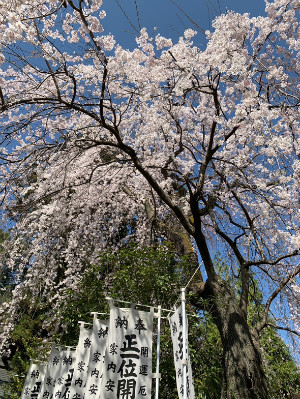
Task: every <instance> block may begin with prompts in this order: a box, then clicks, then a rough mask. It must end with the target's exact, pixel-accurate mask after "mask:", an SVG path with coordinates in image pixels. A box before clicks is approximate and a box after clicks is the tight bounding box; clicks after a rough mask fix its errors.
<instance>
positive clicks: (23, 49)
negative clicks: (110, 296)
mask: <svg viewBox="0 0 300 399" xmlns="http://www.w3.org/2000/svg"><path fill="white" fill-rule="evenodd" d="M0 5H1V12H0V31H1V41H0V43H1V54H0V61H1V78H0V103H1V108H0V120H1V132H0V133H1V140H2V145H3V146H2V149H1V157H0V159H1V172H0V173H1V189H2V203H3V207H4V212H3V216H4V217H5V218H7V219H6V220H12V221H13V223H14V228H13V230H12V232H11V235H12V239H11V241H10V243H9V259H8V265H9V267H10V268H11V269H12V270H13V271H14V277H15V279H16V282H17V285H16V288H15V289H14V292H13V297H12V300H11V301H10V302H8V303H5V304H3V305H2V313H1V314H2V315H3V318H4V319H5V326H4V327H2V333H1V338H2V345H3V347H4V346H5V344H6V343H7V340H8V339H9V334H10V331H11V330H12V329H13V327H14V324H15V322H16V321H17V320H18V312H19V310H20V307H19V305H18V301H19V300H20V298H23V297H24V296H26V292H27V291H28V290H29V291H30V295H33V296H34V297H45V298H51V299H52V301H53V304H55V305H54V308H55V306H56V307H57V306H59V303H61V302H62V301H63V300H64V299H65V295H66V292H67V290H68V289H70V288H73V289H75V288H76V286H77V284H78V281H79V279H80V276H81V274H82V272H83V270H84V268H85V266H86V265H87V262H92V263H93V261H94V260H95V259H96V256H97V254H98V253H99V251H101V250H103V249H105V248H108V247H109V248H111V250H117V249H118V248H119V247H120V246H122V244H124V243H126V242H128V241H130V240H135V241H136V242H139V243H140V244H148V243H150V242H153V241H155V240H157V239H158V240H159V239H161V238H162V237H164V236H165V235H167V234H168V232H170V231H172V226H174V229H173V230H175V231H177V232H178V235H179V236H180V237H181V242H182V243H184V242H190V243H192V244H193V246H194V248H195V251H196V252H197V251H198V252H199V256H200V258H201V259H202V261H203V265H204V269H205V274H206V275H205V276H204V278H203V279H202V281H199V283H198V284H197V285H194V287H193V290H194V297H193V304H194V305H195V306H196V307H197V306H198V307H199V308H201V306H202V305H201V303H202V299H203V298H204V299H207V300H209V301H210V302H211V307H210V309H211V314H212V317H213V318H214V320H215V322H216V323H217V326H218V329H219V332H220V334H221V339H222V345H223V349H224V369H225V373H224V379H223V389H222V394H221V396H222V398H225V397H226V398H227V397H228V398H231V397H234V396H236V397H243V399H248V398H254V397H256V398H260V397H262V398H264V399H266V398H267V396H268V394H267V388H266V383H265V380H264V376H263V371H262V365H261V360H260V354H259V352H260V350H259V344H258V336H259V335H260V334H261V332H262V330H263V329H264V328H265V327H267V326H268V324H269V319H268V315H269V312H270V311H271V310H272V306H273V303H274V300H277V299H280V300H281V301H282V302H281V303H280V302H279V303H280V308H279V309H278V310H277V311H276V323H277V327H279V328H282V329H287V330H289V331H290V332H292V333H294V334H295V335H299V320H300V317H299V309H300V307H299V295H300V289H299V273H300V266H299V263H298V262H299V222H300V211H299V202H298V198H299V62H298V57H299V27H298V20H299V17H298V14H297V12H298V11H299V1H298V0H275V1H274V2H272V3H268V2H267V3H266V13H267V15H266V17H254V18H250V16H249V15H248V14H243V15H240V14H237V13H234V12H228V13H226V14H224V15H221V16H219V17H217V18H216V19H215V20H214V22H213V29H212V31H211V32H207V34H206V36H207V43H206V46H205V47H204V48H199V47H197V46H196V45H194V44H193V37H194V36H195V35H196V32H195V31H194V30H192V29H187V30H186V31H185V32H184V34H183V35H182V37H180V38H179V39H178V41H177V42H174V43H173V41H172V40H171V39H170V38H165V37H162V36H161V35H160V34H157V35H156V36H155V37H151V36H150V35H149V33H148V32H147V31H146V29H144V28H142V29H141V31H140V35H139V36H138V37H137V38H136V42H137V47H136V48H135V49H133V50H127V49H124V48H122V47H121V46H120V45H118V44H117V43H116V42H115V40H114V38H113V36H112V35H111V34H108V35H106V34H105V33H103V28H102V25H101V20H102V19H103V18H104V17H105V12H104V10H103V8H102V1H101V0H91V1H83V0H76V1H75V0H74V1H73V0H68V1H63V2H62V1H58V0H48V1H46V2H45V1H42V0H32V1H30V2H29V1H26V0H10V1H1V2H0ZM183 247H184V248H186V246H184V245H183ZM216 248H218V250H219V251H221V252H222V253H224V256H225V257H226V260H227V263H228V265H230V267H231V271H232V273H233V274H236V275H239V276H240V277H241V289H240V293H239V295H237V292H236V289H235V287H232V286H230V284H228V282H226V281H225V280H224V279H223V278H222V275H220V274H219V273H218V271H217V270H216V268H215V266H214V263H213V258H214V254H215V252H216ZM252 273H255V275H256V276H257V279H259V280H260V281H262V282H263V283H262V285H261V288H262V289H263V293H264V305H265V306H264V309H263V311H262V313H261V318H260V320H259V321H258V322H257V324H256V325H254V326H252V328H249V326H248V325H247V317H248V311H249V306H248V305H249V292H250V291H249V289H250V284H251V275H252ZM206 276H207V278H206ZM221 298H222V300H221ZM224 304H225V305H226V306H224ZM53 314H55V312H54V313H53ZM233 331H235V334H232V332H233ZM241 352H242V353H243V354H244V356H243V357H242V358H241V357H240V355H239V354H240V353H241ZM237 357H238V358H239V362H236V360H235V359H236V358H237ZM237 363H238V364H237Z"/></svg>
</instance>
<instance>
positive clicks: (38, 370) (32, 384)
mask: <svg viewBox="0 0 300 399" xmlns="http://www.w3.org/2000/svg"><path fill="white" fill-rule="evenodd" d="M46 367H47V365H46V364H41V363H37V364H36V363H32V362H31V364H30V366H29V370H28V373H27V376H26V379H25V383H24V388H23V392H22V395H21V399H33V398H40V397H41V396H39V395H40V393H41V389H42V384H43V381H44V377H45V374H46Z"/></svg>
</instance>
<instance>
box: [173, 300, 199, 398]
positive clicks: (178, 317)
mask: <svg viewBox="0 0 300 399" xmlns="http://www.w3.org/2000/svg"><path fill="white" fill-rule="evenodd" d="M182 321H183V320H182V307H181V306H180V307H179V308H178V309H176V311H175V313H174V314H173V315H172V316H171V317H169V322H170V328H171V335H172V342H173V351H174V363H175V370H176V382H177V391H178V397H179V399H184V383H183V375H184V369H183V368H184V360H185V359H186V361H187V370H186V387H187V394H186V398H188V399H194V398H195V392H194V385H193V377H192V368H191V362H190V353H189V344H188V322H187V318H186V335H185V336H186V342H185V348H186V354H184V353H183V352H184V349H183V348H184V345H183V323H182Z"/></svg>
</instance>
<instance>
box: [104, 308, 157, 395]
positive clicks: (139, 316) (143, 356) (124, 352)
mask: <svg viewBox="0 0 300 399" xmlns="http://www.w3.org/2000/svg"><path fill="white" fill-rule="evenodd" d="M152 330H153V310H151V312H142V311H138V310H136V309H119V308H116V307H115V306H113V305H112V304H111V309H110V325H109V337H108V340H107V345H106V353H105V362H104V368H103V378H102V384H101V392H100V396H99V397H100V398H101V399H150V398H151V386H152Z"/></svg>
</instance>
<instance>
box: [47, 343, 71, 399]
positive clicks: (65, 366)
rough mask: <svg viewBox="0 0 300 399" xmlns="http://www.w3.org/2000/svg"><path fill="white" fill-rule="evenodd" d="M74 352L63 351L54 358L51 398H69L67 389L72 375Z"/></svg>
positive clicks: (69, 350)
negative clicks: (53, 383) (53, 382)
mask: <svg viewBox="0 0 300 399" xmlns="http://www.w3.org/2000/svg"><path fill="white" fill-rule="evenodd" d="M75 352H76V351H75V350H71V349H64V350H61V351H60V353H59V356H58V358H55V364H54V367H55V373H54V378H55V387H54V390H53V398H66V399H68V398H69V389H70V386H71V382H72V378H73V373H74V363H75ZM50 397H51V396H50Z"/></svg>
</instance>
